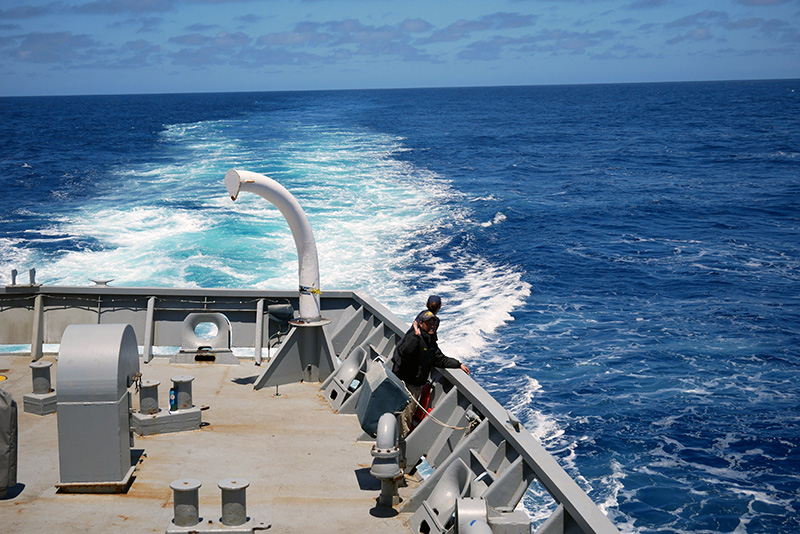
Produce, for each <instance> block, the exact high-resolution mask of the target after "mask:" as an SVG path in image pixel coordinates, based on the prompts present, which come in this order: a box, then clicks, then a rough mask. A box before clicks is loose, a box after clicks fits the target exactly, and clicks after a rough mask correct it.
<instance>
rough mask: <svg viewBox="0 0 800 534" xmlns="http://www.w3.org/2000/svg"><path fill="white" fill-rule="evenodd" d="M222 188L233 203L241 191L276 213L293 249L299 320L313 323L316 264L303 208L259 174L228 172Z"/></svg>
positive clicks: (316, 303) (316, 314)
mask: <svg viewBox="0 0 800 534" xmlns="http://www.w3.org/2000/svg"><path fill="white" fill-rule="evenodd" d="M225 188H226V189H227V190H228V193H229V194H230V195H231V199H232V200H236V198H237V197H238V196H239V193H240V192H241V191H247V192H250V193H255V194H257V195H259V196H261V197H263V198H265V199H266V200H268V201H269V202H271V203H272V204H274V205H275V207H276V208H278V210H280V212H281V214H282V215H283V217H284V219H286V222H287V223H289V229H290V230H291V231H292V237H293V238H294V244H295V246H296V247H297V261H298V271H299V274H300V319H302V320H304V321H309V320H315V319H319V318H320V317H321V314H320V307H319V260H318V258H317V243H316V241H314V233H313V232H312V231H311V224H310V223H309V222H308V217H306V214H305V212H304V211H303V208H301V207H300V204H299V203H298V202H297V199H295V198H294V197H293V196H292V194H291V193H290V192H289V191H287V190H286V188H285V187H283V186H282V185H281V184H279V183H278V182H276V181H275V180H273V179H272V178H267V177H266V176H264V175H263V174H258V173H255V172H250V171H240V170H236V169H231V170H229V171H228V172H226V173H225Z"/></svg>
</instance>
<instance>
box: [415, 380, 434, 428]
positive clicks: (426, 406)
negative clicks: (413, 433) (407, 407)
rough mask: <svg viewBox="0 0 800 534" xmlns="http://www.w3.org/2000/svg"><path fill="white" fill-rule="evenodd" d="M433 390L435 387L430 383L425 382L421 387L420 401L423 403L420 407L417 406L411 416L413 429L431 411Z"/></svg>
mask: <svg viewBox="0 0 800 534" xmlns="http://www.w3.org/2000/svg"><path fill="white" fill-rule="evenodd" d="M432 392H433V388H431V385H430V384H423V385H422V387H421V388H419V403H420V404H421V405H422V407H421V408H420V407H419V406H417V409H416V410H414V415H413V416H412V417H411V429H412V430H413V429H414V428H416V427H417V425H418V424H420V423H421V422H422V420H423V419H425V417H426V416H427V415H428V414H429V413H430V411H431V408H430V404H431V393H432Z"/></svg>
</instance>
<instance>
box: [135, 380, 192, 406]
mask: <svg viewBox="0 0 800 534" xmlns="http://www.w3.org/2000/svg"><path fill="white" fill-rule="evenodd" d="M170 380H172V388H171V389H170V390H169V391H170V399H169V410H170V411H171V412H175V411H178V410H186V409H188V408H191V407H192V406H193V404H192V380H194V377H193V376H189V375H178V376H173V377H172V378H171V379H170ZM159 385H161V382H159V381H158V380H142V383H141V385H140V386H139V412H140V413H143V414H148V415H152V414H156V413H158V386H159Z"/></svg>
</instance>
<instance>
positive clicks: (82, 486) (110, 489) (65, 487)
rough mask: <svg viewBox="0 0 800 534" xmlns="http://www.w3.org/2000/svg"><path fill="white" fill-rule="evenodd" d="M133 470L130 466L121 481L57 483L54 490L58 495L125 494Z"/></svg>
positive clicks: (133, 467)
mask: <svg viewBox="0 0 800 534" xmlns="http://www.w3.org/2000/svg"><path fill="white" fill-rule="evenodd" d="M135 470H136V466H135V465H132V466H131V468H130V469H129V470H128V472H127V473H125V476H124V477H123V478H122V480H119V481H115V482H59V483H58V484H56V488H58V491H59V492H60V493H125V492H126V491H128V488H129V487H130V485H131V483H132V482H133V481H132V477H133V472H134V471H135Z"/></svg>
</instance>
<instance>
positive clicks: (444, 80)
mask: <svg viewBox="0 0 800 534" xmlns="http://www.w3.org/2000/svg"><path fill="white" fill-rule="evenodd" d="M764 78H800V0H711V1H702V0H699V1H697V0H623V1H605V0H497V1H488V0H487V1H477V0H461V1H451V0H424V1H421V0H408V1H403V0H394V1H388V0H386V1H384V0H337V1H333V0H315V1H301V0H291V1H284V0H261V1H254V0H172V1H170V0H119V1H114V0H93V1H60V0H40V1H36V0H28V1H21V2H16V1H12V0H0V95H2V96H17V95H50V94H109V93H165V92H206V91H275V90H306V89H351V88H387V87H442V86H475V85H484V86H485V85H543V84H544V85H547V84H574V83H579V84H582V83H617V82H655V81H688V80H737V79H764Z"/></svg>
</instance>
